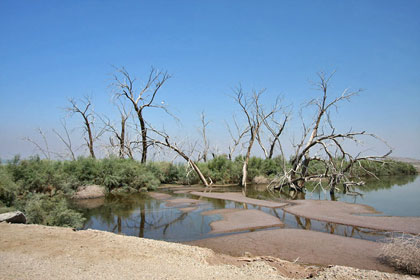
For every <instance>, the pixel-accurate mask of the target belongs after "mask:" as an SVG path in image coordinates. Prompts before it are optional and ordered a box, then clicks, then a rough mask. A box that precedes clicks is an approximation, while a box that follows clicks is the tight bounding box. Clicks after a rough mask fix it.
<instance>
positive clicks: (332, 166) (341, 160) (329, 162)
mask: <svg viewBox="0 0 420 280" xmlns="http://www.w3.org/2000/svg"><path fill="white" fill-rule="evenodd" d="M333 74H334V73H333ZM333 74H332V75H328V76H327V75H326V74H325V73H319V74H318V77H319V82H318V83H317V84H316V86H317V89H319V90H320V91H321V93H322V94H321V97H320V98H315V99H312V100H311V101H309V102H308V104H307V106H305V108H307V107H314V108H315V114H314V118H313V121H312V123H311V124H310V125H308V126H307V125H305V123H304V121H302V123H303V135H302V138H301V140H300V142H299V143H298V144H296V145H294V147H295V152H294V155H293V157H292V160H291V168H290V169H288V170H286V169H285V170H283V172H284V173H283V174H281V176H280V183H279V184H278V185H277V187H276V188H277V189H279V188H280V189H281V188H282V187H283V186H286V185H287V186H289V187H291V188H292V189H294V190H296V191H303V189H304V188H305V183H306V182H308V181H314V180H319V184H321V180H324V181H325V180H327V182H328V187H329V189H330V192H331V193H333V192H334V190H335V188H336V186H337V184H339V183H340V182H343V183H344V184H345V185H346V186H350V185H356V184H362V182H355V181H354V180H352V179H354V178H352V177H351V171H352V169H353V167H354V166H356V165H357V166H358V167H360V168H363V166H362V164H361V162H362V161H363V160H376V161H380V160H381V159H383V158H385V157H386V156H387V155H389V154H390V153H391V152H392V150H391V149H389V151H387V152H386V153H385V154H384V155H380V156H363V155H362V153H358V154H356V155H352V153H350V152H349V151H348V150H347V149H348V148H347V147H348V146H349V145H351V144H353V145H360V144H361V143H362V138H363V137H369V138H371V139H374V140H378V141H381V142H383V143H384V144H385V145H386V146H387V147H388V148H389V146H388V145H387V144H386V143H385V142H384V141H383V140H381V139H380V138H379V137H377V136H376V135H374V134H371V133H367V132H366V131H360V132H357V131H356V132H355V131H351V130H350V131H348V132H345V133H339V132H337V131H336V127H335V126H334V124H333V122H332V120H331V118H330V110H331V109H333V108H337V104H338V103H340V102H342V101H349V100H350V99H351V97H353V96H355V95H357V94H358V93H360V91H361V90H356V91H351V90H349V89H345V90H344V91H343V92H342V94H341V95H340V96H339V97H336V98H334V99H332V100H331V99H329V98H328V97H329V96H328V88H329V83H330V80H331V78H332V76H333ZM314 161H317V162H320V163H321V165H323V167H324V169H323V170H324V171H323V172H322V173H320V172H318V173H316V174H309V173H308V169H309V165H310V163H311V162H314ZM366 171H367V170H366ZM367 172H368V171H367ZM372 175H373V174H372Z"/></svg>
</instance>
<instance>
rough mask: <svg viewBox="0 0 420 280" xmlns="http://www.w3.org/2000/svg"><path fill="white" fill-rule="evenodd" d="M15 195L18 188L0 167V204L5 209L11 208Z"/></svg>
mask: <svg viewBox="0 0 420 280" xmlns="http://www.w3.org/2000/svg"><path fill="white" fill-rule="evenodd" d="M17 193H18V186H17V185H16V184H15V182H13V180H12V178H11V176H10V175H9V174H8V173H7V171H6V170H5V169H4V168H2V167H0V202H1V203H2V204H3V205H4V206H6V207H10V206H12V205H13V202H14V200H15V198H16V195H17Z"/></svg>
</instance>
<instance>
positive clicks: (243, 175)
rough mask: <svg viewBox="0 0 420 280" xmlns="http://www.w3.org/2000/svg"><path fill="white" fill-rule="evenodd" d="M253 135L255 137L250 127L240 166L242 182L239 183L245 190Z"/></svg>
mask: <svg viewBox="0 0 420 280" xmlns="http://www.w3.org/2000/svg"><path fill="white" fill-rule="evenodd" d="M255 137H256V132H255V129H252V130H251V139H250V140H249V144H248V149H247V151H246V156H245V160H244V165H243V166H242V183H241V185H242V187H243V188H244V189H245V191H246V181H247V179H248V163H249V157H250V156H251V150H252V145H254V141H255Z"/></svg>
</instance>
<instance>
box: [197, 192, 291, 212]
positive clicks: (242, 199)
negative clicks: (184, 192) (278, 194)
mask: <svg viewBox="0 0 420 280" xmlns="http://www.w3.org/2000/svg"><path fill="white" fill-rule="evenodd" d="M190 194H192V195H196V196H201V197H207V198H215V199H224V200H230V201H235V202H239V203H247V204H252V205H256V206H262V207H268V208H280V207H284V206H286V205H288V204H287V203H280V202H274V201H268V200H261V199H255V198H249V197H246V196H244V195H243V194H242V193H238V192H224V193H214V192H213V193H205V192H191V193H190Z"/></svg>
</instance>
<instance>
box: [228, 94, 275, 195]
mask: <svg viewBox="0 0 420 280" xmlns="http://www.w3.org/2000/svg"><path fill="white" fill-rule="evenodd" d="M264 91H265V90H260V91H258V92H257V91H254V92H253V93H252V95H251V96H247V95H246V94H245V93H244V92H243V90H242V88H241V87H238V88H237V89H236V90H235V92H234V93H235V95H234V99H235V101H236V102H237V103H238V105H239V106H240V108H241V110H242V112H243V113H244V115H245V116H246V120H247V126H248V128H247V130H248V133H247V135H248V137H249V140H248V147H247V150H246V154H245V158H244V162H243V166H242V181H241V185H242V187H243V188H244V190H245V191H246V182H247V179H248V163H249V158H250V156H251V150H252V147H253V145H254V142H255V140H256V138H257V136H258V135H259V132H260V129H261V126H262V125H263V124H264V122H265V121H266V120H267V119H268V118H270V117H271V116H272V115H273V114H275V113H276V112H278V110H279V103H278V101H279V99H278V98H277V99H276V101H275V103H274V105H273V107H272V109H271V110H270V111H268V112H264V108H263V106H262V104H260V97H261V95H262V94H263V93H264Z"/></svg>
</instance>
